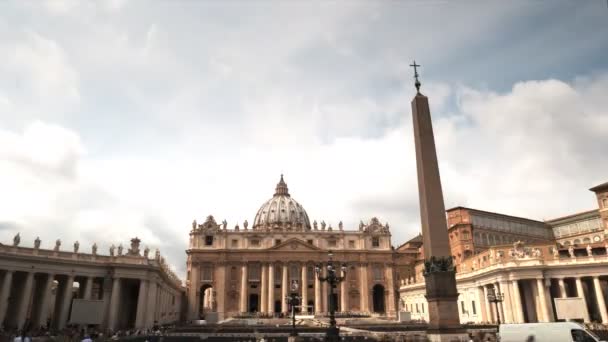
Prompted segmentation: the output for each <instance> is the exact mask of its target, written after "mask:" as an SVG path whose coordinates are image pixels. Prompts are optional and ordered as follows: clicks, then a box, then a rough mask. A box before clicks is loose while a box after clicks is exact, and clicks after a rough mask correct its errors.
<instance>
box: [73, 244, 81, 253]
mask: <svg viewBox="0 0 608 342" xmlns="http://www.w3.org/2000/svg"><path fill="white" fill-rule="evenodd" d="M79 248H80V242H78V241H76V242H74V253H78V249H79Z"/></svg>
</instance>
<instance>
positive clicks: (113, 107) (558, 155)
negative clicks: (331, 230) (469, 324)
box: [0, 0, 608, 272]
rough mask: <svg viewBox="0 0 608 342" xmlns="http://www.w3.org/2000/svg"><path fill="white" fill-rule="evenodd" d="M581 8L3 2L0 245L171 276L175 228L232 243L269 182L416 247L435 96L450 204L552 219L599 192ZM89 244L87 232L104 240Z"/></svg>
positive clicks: (593, 94) (595, 83)
mask: <svg viewBox="0 0 608 342" xmlns="http://www.w3.org/2000/svg"><path fill="white" fill-rule="evenodd" d="M607 19H608V5H607V4H606V2H605V1H603V0H597V1H592V0H590V1H559V0H555V1H488V2H478V1H401V2H372V1H367V2H365V1H360V2H355V1H351V2H343V1H336V2H329V1H322V2H306V3H304V2H287V1H261V0H260V1H247V2H238V1H231V2H228V3H227V2H214V1H207V2H194V1H137V0H133V1H125V0H108V1H103V2H87V1H62V0H51V1H46V2H45V1H38V2H23V1H4V2H2V3H1V4H0V74H1V75H2V77H0V169H1V170H3V175H2V177H0V179H1V180H0V186H2V188H4V189H6V190H5V193H6V194H10V196H2V197H0V238H1V239H2V240H3V241H10V238H11V237H12V236H13V235H14V234H16V233H17V232H21V235H22V236H23V239H22V241H24V243H26V244H27V243H28V241H30V242H31V243H33V240H34V239H35V238H36V236H40V237H41V239H42V240H43V246H45V244H46V245H47V247H50V246H51V244H52V241H54V240H55V239H56V238H58V237H60V238H62V239H63V240H64V241H66V243H65V245H66V246H70V245H71V241H74V240H79V241H80V243H81V246H82V248H81V249H83V250H87V247H86V246H88V245H90V244H92V243H93V242H94V241H96V242H97V243H98V244H99V245H100V246H101V247H100V248H101V249H100V250H105V249H107V247H108V246H109V245H110V244H112V243H114V244H118V243H120V242H122V243H125V244H126V243H127V242H128V239H129V238H131V237H132V236H135V235H138V236H139V237H140V238H142V240H143V244H148V245H150V246H151V247H152V248H155V247H159V248H160V249H161V252H162V253H163V254H166V255H167V257H168V260H169V261H170V262H171V264H172V265H174V267H175V268H176V269H177V271H178V272H183V269H184V267H185V254H184V249H185V248H186V243H187V238H188V235H187V233H188V229H189V227H190V222H191V221H192V219H195V218H196V219H199V220H202V219H204V217H205V216H206V215H209V214H213V215H215V216H216V217H217V218H218V219H219V220H222V219H224V218H225V219H227V220H228V222H229V224H230V226H234V224H236V222H241V223H242V221H243V220H245V219H248V220H249V221H250V222H251V221H252V220H253V215H255V212H256V211H257V209H258V207H259V206H260V205H261V204H262V203H263V202H264V201H265V200H267V198H268V197H269V196H271V195H272V192H273V189H274V186H275V184H276V182H277V181H278V178H279V175H280V173H281V172H283V173H285V175H286V181H287V183H288V185H289V186H290V190H291V193H292V195H293V196H294V198H296V199H297V200H298V201H299V202H300V203H301V204H302V205H303V206H304V207H305V208H306V209H307V211H308V214H309V216H310V217H311V219H317V220H319V221H320V220H325V221H327V222H333V224H334V225H336V224H337V222H338V221H340V220H342V221H344V223H345V226H346V228H349V226H351V227H352V228H356V224H357V223H358V222H359V220H361V219H363V220H369V219H370V218H371V217H372V216H378V217H379V218H380V219H381V220H382V221H388V222H389V223H390V225H391V228H392V232H393V239H394V244H395V245H398V244H399V243H401V242H403V241H405V240H406V239H408V238H409V237H411V236H412V235H414V234H416V233H417V232H418V226H419V218H418V203H417V190H416V189H417V187H416V177H415V164H414V159H413V158H414V151H413V141H412V139H413V137H412V133H411V132H412V130H411V113H410V107H409V101H410V100H411V97H412V96H413V95H414V92H415V90H414V87H413V81H412V70H411V68H409V64H410V63H411V61H412V60H413V59H416V60H417V62H418V63H420V64H422V66H423V67H422V68H421V77H422V82H423V88H422V89H423V92H424V93H425V94H427V95H428V96H429V97H430V101H431V105H432V110H433V118H434V120H435V133H436V138H437V146H438V154H439V158H440V162H441V173H442V180H443V184H444V189H445V197H446V205H447V206H455V205H468V206H472V207H476V208H479V209H485V210H491V211H497V212H503V213H508V214H513V215H522V216H526V217H530V218H535V219H545V218H546V219H548V218H553V217H556V216H560V215H566V214H570V213H572V212H576V211H580V210H585V209H590V208H593V207H594V205H595V202H594V198H593V195H592V194H591V193H590V192H588V191H587V189H588V188H589V187H591V186H593V185H594V184H596V183H600V182H604V181H607V180H608V179H606V177H607V176H606V172H605V170H606V169H607V168H608V158H605V146H608V138H607V137H608V115H607V112H606V108H607V105H608V99H607V97H606V96H605V94H606V93H607V91H608V65H607V63H606V62H605V60H606V56H607V55H608V20H607ZM102 232H103V233H102Z"/></svg>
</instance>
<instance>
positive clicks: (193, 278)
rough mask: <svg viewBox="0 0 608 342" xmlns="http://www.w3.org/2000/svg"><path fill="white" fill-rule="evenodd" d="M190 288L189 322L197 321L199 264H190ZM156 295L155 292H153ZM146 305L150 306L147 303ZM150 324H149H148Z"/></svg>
mask: <svg viewBox="0 0 608 342" xmlns="http://www.w3.org/2000/svg"><path fill="white" fill-rule="evenodd" d="M188 280H189V281H190V287H189V288H188V318H189V319H191V320H194V319H198V318H199V316H198V313H199V307H198V305H199V302H200V300H199V297H198V291H199V281H200V266H199V264H196V263H192V265H191V266H190V279H188ZM155 293H156V290H155ZM148 304H150V305H151V304H152V303H150V302H148ZM150 305H149V306H150ZM148 323H150V322H148Z"/></svg>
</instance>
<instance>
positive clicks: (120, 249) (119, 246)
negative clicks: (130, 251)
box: [118, 243, 123, 256]
mask: <svg viewBox="0 0 608 342" xmlns="http://www.w3.org/2000/svg"><path fill="white" fill-rule="evenodd" d="M122 250H123V247H122V243H121V244H120V245H118V256H121V255H122Z"/></svg>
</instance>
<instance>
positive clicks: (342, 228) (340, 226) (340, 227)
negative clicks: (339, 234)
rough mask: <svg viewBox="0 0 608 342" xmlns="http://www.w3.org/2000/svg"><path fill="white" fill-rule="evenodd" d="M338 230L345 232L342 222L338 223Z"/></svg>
mask: <svg viewBox="0 0 608 342" xmlns="http://www.w3.org/2000/svg"><path fill="white" fill-rule="evenodd" d="M338 229H340V230H344V224H343V223H342V221H340V222H339V223H338Z"/></svg>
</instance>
